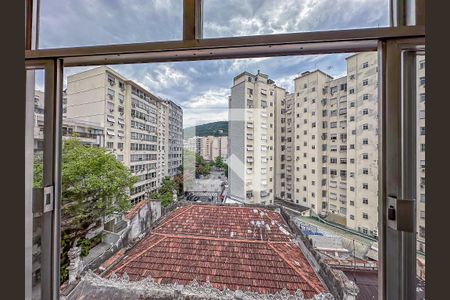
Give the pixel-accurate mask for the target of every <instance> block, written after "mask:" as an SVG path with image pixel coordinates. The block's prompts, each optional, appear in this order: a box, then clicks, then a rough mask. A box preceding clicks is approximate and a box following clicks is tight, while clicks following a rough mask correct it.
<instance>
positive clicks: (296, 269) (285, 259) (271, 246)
mask: <svg viewBox="0 0 450 300" xmlns="http://www.w3.org/2000/svg"><path fill="white" fill-rule="evenodd" d="M278 244H279V243H278ZM283 244H289V243H287V242H284V243H283ZM268 245H269V247H270V248H272V249H273V251H275V252H276V253H277V254H278V255H279V256H280V257H281V258H282V259H283V260H284V261H285V262H286V263H287V264H288V265H289V266H290V267H291V268H292V269H293V270H294V271H295V272H296V273H297V274H298V275H300V277H302V278H303V279H304V280H305V282H307V283H308V285H309V286H311V287H312V288H313V289H314V291H316V292H317V293H321V292H322V291H321V290H320V289H319V288H318V287H317V286H316V284H315V283H314V282H311V281H310V280H309V279H308V278H307V276H306V275H305V272H303V271H302V270H299V269H298V268H297V267H296V266H294V264H293V263H292V262H291V261H290V260H289V259H288V258H287V257H286V256H285V255H284V253H282V252H281V251H279V250H278V249H276V248H275V247H274V246H273V245H272V243H268Z"/></svg>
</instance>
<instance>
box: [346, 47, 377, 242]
mask: <svg viewBox="0 0 450 300" xmlns="http://www.w3.org/2000/svg"><path fill="white" fill-rule="evenodd" d="M347 88H348V129H347V136H348V151H347V156H348V158H347V159H348V162H349V164H348V174H349V176H348V184H347V198H348V199H349V200H350V201H349V203H348V205H347V224H346V225H347V227H349V228H352V229H355V230H358V231H361V232H363V233H366V234H370V235H375V236H377V235H378V153H379V147H378V138H379V136H378V133H379V129H378V122H379V119H378V59H377V53H375V52H367V53H366V52H363V53H359V54H355V55H353V56H350V57H348V58H347Z"/></svg>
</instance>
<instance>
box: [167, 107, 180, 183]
mask: <svg viewBox="0 0 450 300" xmlns="http://www.w3.org/2000/svg"><path fill="white" fill-rule="evenodd" d="M163 101H164V102H165V103H166V104H167V106H168V108H169V110H168V128H169V130H168V134H169V135H168V166H167V167H168V176H175V175H177V174H178V173H179V170H178V168H179V167H180V166H181V164H182V163H183V158H182V156H183V109H182V108H181V107H180V106H178V105H177V104H175V103H174V102H173V101H171V100H163Z"/></svg>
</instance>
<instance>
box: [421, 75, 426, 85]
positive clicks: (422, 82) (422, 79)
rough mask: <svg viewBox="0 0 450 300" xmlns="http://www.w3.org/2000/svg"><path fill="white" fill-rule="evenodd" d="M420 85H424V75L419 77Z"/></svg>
mask: <svg viewBox="0 0 450 300" xmlns="http://www.w3.org/2000/svg"><path fill="white" fill-rule="evenodd" d="M420 85H425V76H424V77H420Z"/></svg>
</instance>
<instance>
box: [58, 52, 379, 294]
mask: <svg viewBox="0 0 450 300" xmlns="http://www.w3.org/2000/svg"><path fill="white" fill-rule="evenodd" d="M64 73H65V76H66V78H65V82H66V84H65V87H64V88H65V91H64V100H63V140H64V149H63V174H62V175H63V214H62V216H63V218H62V220H63V224H65V225H64V226H63V228H62V230H63V235H62V242H63V244H62V252H63V255H62V259H61V272H62V274H63V276H62V282H67V281H69V280H71V278H72V277H73V276H71V274H74V272H75V274H76V271H77V270H76V269H74V268H73V266H74V265H75V266H76V265H81V266H82V268H90V267H92V268H93V269H95V270H96V271H98V273H99V274H100V275H101V277H104V278H105V280H106V279H107V278H108V276H109V275H108V274H109V273H108V272H110V271H117V274H118V275H120V276H123V274H124V272H122V271H121V270H122V267H121V266H123V268H125V269H126V271H125V272H126V273H127V274H128V276H129V278H130V280H131V281H138V280H140V279H142V278H141V275H137V274H146V275H149V276H152V277H153V278H154V279H155V280H160V279H161V278H162V276H163V275H161V273H160V270H162V269H163V270H165V272H168V273H165V274H170V276H171V277H170V278H172V279H170V280H169V279H167V281H164V282H163V283H172V282H174V281H175V280H181V278H179V277H178V276H179V275H178V274H185V275H182V276H185V279H183V280H187V282H186V283H189V282H190V281H191V280H192V279H194V278H196V279H197V280H198V281H200V282H202V283H203V282H206V280H207V279H206V277H198V276H197V275H198V272H193V271H192V270H197V269H196V268H199V265H197V264H198V262H199V261H202V262H203V261H207V260H205V258H204V257H203V258H199V257H198V255H199V253H201V255H210V253H214V254H212V255H214V256H215V257H219V258H220V259H227V255H229V252H227V251H222V250H220V249H226V248H225V247H224V248H220V247H221V246H220V245H219V247H218V248H214V249H216V250H217V251H218V252H214V251H210V250H208V249H210V248H209V247H210V246H211V245H213V244H214V243H219V244H221V243H225V242H227V243H228V242H230V239H236V241H238V244H236V245H235V246H233V247H236V251H243V250H242V248H241V246H240V245H241V244H239V243H242V242H245V241H246V240H248V239H252V240H253V239H254V240H258V241H259V242H262V243H261V244H262V245H263V247H266V246H268V245H266V244H264V241H267V238H269V237H270V239H272V238H274V237H272V236H271V234H272V233H271V232H274V231H273V230H275V231H276V230H281V232H284V230H285V229H286V230H287V231H286V232H287V233H286V232H284V233H281V234H280V235H279V236H278V237H277V238H280V239H282V240H283V239H284V237H285V235H289V230H292V231H295V230H301V232H302V233H303V236H304V238H305V240H304V241H305V243H307V244H308V247H310V249H311V251H317V252H320V253H321V254H322V255H324V257H325V256H326V257H327V260H326V263H327V265H328V267H329V268H333V269H336V270H342V271H343V272H345V274H346V276H347V279H348V280H349V281H348V282H346V284H350V286H351V284H352V283H350V281H353V282H354V283H356V284H357V285H360V290H361V291H366V290H370V291H369V298H377V284H378V283H377V282H378V281H377V276H378V216H377V205H378V196H377V194H378V190H377V188H378V170H377V167H378V162H377V158H378V151H379V147H378V145H377V142H378V136H377V134H378V128H377V124H378V111H377V107H378V105H377V101H378V97H377V94H376V93H377V53H374V52H367V53H356V54H334V55H317V56H291V57H273V58H257V59H238V60H218V61H201V62H174V63H157V64H134V65H117V66H99V67H87V68H85V67H83V68H66V69H65V72H64ZM363 82H364V83H365V84H363ZM349 89H352V90H353V93H349ZM168 99H170V100H168ZM350 103H354V105H353V106H351V105H350ZM323 111H326V112H329V113H326V114H324V113H323ZM351 119H352V120H353V121H352V122H350V120H351ZM324 123H326V124H329V125H327V126H322V124H324ZM352 132H354V134H351V133H352ZM73 149H76V151H73ZM80 153H81V154H83V155H80ZM84 154H86V155H84ZM87 154H89V155H87ZM94 154H95V155H94ZM91 155H92V156H93V157H96V156H97V155H98V156H101V160H102V161H107V165H108V166H109V167H108V168H104V167H103V165H104V164H105V163H102V164H96V163H92V162H90V163H86V161H85V160H86V159H87V158H89V159H91ZM111 172H112V173H111ZM112 174H114V176H112ZM117 174H119V175H120V178H122V179H123V181H122V182H118V181H117V178H118V175H117ZM130 177H132V178H133V180H132V182H130V181H128V180H129V178H130ZM80 183H83V185H79V184H80ZM124 183H127V184H124ZM111 186H115V187H117V188H115V189H113V190H110V187H111ZM74 187H77V189H74ZM98 187H100V190H108V191H109V192H108V193H106V194H105V195H106V196H107V197H105V198H103V194H99V193H98V191H99V188H98ZM109 199H113V200H114V201H112V202H108V201H109ZM180 200H185V201H184V202H182V201H180ZM119 202H123V204H124V205H123V206H121V207H115V209H114V210H109V209H108V210H106V209H105V210H104V211H102V210H101V209H99V208H104V207H105V206H106V207H109V206H113V205H116V204H117V203H119ZM200 202H202V203H200ZM220 203H226V204H235V205H236V204H237V205H240V206H242V204H257V205H259V207H258V208H257V209H256V212H255V211H254V210H253V207H252V208H251V209H250V210H248V211H247V213H246V214H247V217H246V216H245V215H242V213H241V212H239V209H241V208H239V209H238V210H236V211H232V212H224V211H220V212H217V213H215V212H213V211H212V210H214V211H215V209H216V208H213V207H221V208H217V209H219V210H221V209H225V208H224V206H216V205H214V204H220ZM274 203H276V204H281V205H282V206H283V207H285V209H286V211H284V212H286V214H284V213H283V214H278V213H277V212H276V211H273V210H272V208H273V206H270V204H274ZM202 204H203V207H208V208H207V209H205V210H202V209H200V208H199V207H200V206H198V208H196V207H197V206H195V205H202ZM205 204H206V205H205ZM237 205H236V206H237ZM185 206H191V208H189V209H188V211H189V212H186V214H185V215H184V213H181V212H183V211H184V210H185V209H186V207H185ZM73 208H76V209H75V210H74V209H73ZM226 209H228V207H226ZM260 209H263V210H260ZM205 211H206V212H209V213H205ZM266 212H268V213H269V214H273V216H272V215H271V218H272V217H274V218H275V219H276V220H278V219H277V218H281V219H279V220H280V221H276V222H275V221H274V222H272V220H275V219H269V218H267V219H265V218H266V217H265V215H264V214H265V213H266ZM287 212H289V213H287ZM248 213H250V220H249V219H246V218H248V216H249V215H248ZM169 214H173V217H174V220H178V221H177V222H180V223H178V224H175V223H173V226H174V227H171V226H172V225H171V226H169V227H170V228H171V229H170V228H169V227H166V225H167V224H168V223H164V222H163V223H157V224H156V225H155V226H158V228H160V230H163V231H165V230H169V231H170V232H171V233H170V234H169V232H168V231H165V232H161V235H157V234H155V231H154V230H153V229H152V230H151V231H150V230H149V228H151V227H150V226H151V225H152V224H154V222H157V221H158V220H159V217H161V216H162V215H169ZM183 215H184V216H183ZM177 216H179V217H180V218H178V217H177ZM254 217H255V218H256V217H257V218H260V217H261V218H262V219H261V220H264V222H265V223H261V222H260V221H261V220H259V219H257V220H259V221H258V222H256V221H255V219H254ZM287 218H292V219H293V221H294V222H293V223H292V224H295V226H293V227H291V228H289V227H286V228H285V227H283V226H284V225H283V224H284V223H283V222H287V220H288V219H287ZM165 220H167V219H165ZM242 220H244V221H242ZM251 221H254V222H253V224H252V223H251ZM242 222H243V223H242ZM277 222H281V223H277ZM244 223H245V225H242V224H244ZM68 224H71V227H70V226H68ZM164 224H166V225H164ZM266 225H267V226H268V227H267V226H266ZM159 226H162V227H159ZM241 226H243V227H245V230H242V229H239V228H242V227H241ZM246 226H247V227H246ZM280 226H281V227H280ZM268 228H269V229H268ZM280 228H282V229H280ZM191 229H192V230H194V229H195V231H192V232H190V234H189V235H187V234H183V235H182V236H180V232H183V231H184V230H188V231H189V230H191ZM210 229H211V231H209V230H210ZM156 230H158V229H156ZM185 233H186V232H185ZM166 235H170V237H169V236H166ZM193 235H202V240H203V241H206V242H205V244H201V245H200V244H199V247H205V248H201V249H199V250H195V251H193V252H192V248H190V246H186V245H190V243H191V242H192V239H195V237H194V236H193ZM174 236H179V237H181V238H177V239H175V240H173V241H161V244H158V245H160V246H161V247H162V248H159V246H157V245H154V246H157V247H155V248H153V247H149V245H150V244H147V243H153V241H154V240H153V239H155V238H159V237H165V238H168V239H172V238H174ZM309 239H311V241H312V242H311V241H310V240H309ZM195 243H197V242H195ZM196 245H197V244H196ZM214 245H215V244H214ZM185 246H186V248H184V247H185ZM291 246H292V247H293V248H292V249H294V250H293V251H294V252H295V253H297V254H298V255H299V260H296V261H297V262H300V261H303V260H302V259H303V258H301V257H302V255H303V254H302V252H301V251H302V250H301V249H300V248H299V247H297V246H295V245H291ZM127 247H129V249H128V248H127ZM142 247H145V249H147V250H145V251H150V252H146V253H147V254H145V255H143V256H139V257H142V258H143V257H145V258H143V260H140V259H141V258H139V261H136V263H131V264H128V263H127V259H128V258H127V257H135V256H134V255H133V254H132V253H135V251H139V252H141V251H143V249H144V248H142ZM269 247H270V246H269ZM181 248H183V249H181ZM219 248H220V249H219ZM139 249H141V250H139ZM161 249H164V250H161ZM271 249H272V248H270V249H269V248H267V249H266V250H268V251H269V252H268V253H270V255H274V256H275V257H276V256H277V255H278V254H277V253H278V252H277V251H272V250H271ZM266 250H264V251H266ZM161 251H162V252H161ZM186 251H187V252H186ZM189 251H191V252H189ZM252 251H253V250H252ZM167 253H178V254H182V253H189V255H190V256H189V257H190V258H189V259H185V258H183V257H179V256H178V254H177V255H174V256H172V254H170V257H169V256H166V254H167ZM243 253H244V252H239V257H240V258H239V259H241V258H243V259H244V258H245V255H244V254H243ZM252 253H253V252H252ZM183 255H184V254H183ZM318 255H320V254H319V253H318ZM235 256H236V255H235V254H233V257H235ZM151 257H154V258H155V257H160V259H158V261H154V263H148V262H145V260H147V259H149V260H150V259H152V258H151ZM267 259H272V258H269V257H268V258H267ZM304 261H305V263H306V265H305V268H306V269H308V268H309V267H308V265H307V260H306V259H305V260H304ZM79 262H82V264H78V263H79ZM355 262H356V263H355ZM252 263H253V262H252ZM174 264H177V265H178V264H179V266H180V268H181V269H180V270H181V271H179V272H176V271H173V269H171V268H172V267H171V266H172V265H174ZM125 265H126V266H125ZM224 265H226V264H216V265H211V268H209V269H212V270H213V272H216V274H219V275H218V277H215V276H212V277H209V279H208V280H210V282H211V284H212V285H213V286H214V287H219V288H221V289H222V288H225V287H227V288H229V289H236V286H234V285H232V284H231V283H226V284H225V285H221V284H219V282H221V281H219V280H222V279H223V278H224V277H226V276H222V275H220V274H222V273H221V272H222V271H223V270H222V266H224ZM293 265H295V263H293ZM71 266H72V267H71ZM99 266H100V267H99ZM235 266H236V268H241V267H242V262H240V261H239V262H236V264H235ZM286 266H288V267H289V264H286ZM185 267H186V268H185ZM227 267H228V266H227ZM281 267H282V268H284V267H285V266H284V265H283V266H281ZM139 268H142V270H138V269H139ZM209 269H208V270H209ZM257 269H258V268H255V271H254V272H253V271H252V272H251V274H248V273H244V274H245V275H244V276H245V277H244V278H242V276H241V275H239V276H241V277H239V278H240V280H242V281H243V282H247V283H246V284H247V285H246V286H245V287H246V288H247V287H248V288H250V289H252V288H254V287H253V286H252V285H251V284H248V282H250V281H249V280H252V278H259V277H258V276H265V275H261V273H260V272H259V271H257ZM202 270H203V269H202ZM267 271H268V272H270V271H273V270H272V269H270V268H269V269H268V270H267ZM291 271H292V270H291ZM137 272H139V273H137ZM205 272H209V271H207V270H206V268H205ZM289 272H290V271H289ZM262 273H264V272H262ZM264 274H266V273H264ZM293 274H294V275H293V276H296V275H295V274H296V273H293ZM311 274H312V273H311ZM329 274H332V272H330V273H329ZM367 274H369V275H367ZM366 275H367V276H369V278H370V280H369V281H365V280H362V279H363V278H366V277H365V276H366ZM85 276H88V275H85ZM164 276H165V275H164ZM186 276H187V277H186ZM311 276H313V278H314V276H317V275H313V274H312V275H311ZM228 277H229V276H228ZM236 277H238V275H236ZM300 277H301V276H299V277H295V278H296V280H299V281H301V280H303V279H301V278H300ZM164 278H167V277H164ZM216 278H218V279H216ZM108 280H109V279H108ZM164 280H166V279H164ZM233 280H234V279H233ZM274 280H275V281H277V282H278V283H277V284H275V286H286V282H284V281H283V280H282V279H279V278H275V279H274ZM75 281H76V280H75ZM322 282H334V281H329V280H328V279H327V280H323V281H322ZM336 282H337V281H336ZM339 282H341V281H339ZM354 283H353V284H354ZM305 284H306V283H305ZM113 286H114V285H113ZM116 287H117V288H118V286H116ZM295 287H296V286H295V285H294V287H290V290H289V291H290V292H291V293H293V292H295V289H296V288H295ZM347 287H348V286H347ZM333 288H334V287H333ZM342 288H344V286H343V287H342ZM300 289H302V288H301V287H300ZM303 289H304V288H303ZM91 290H92V289H90V286H89V281H84V283H83V284H82V285H80V286H79V287H78V288H77V291H79V292H80V293H84V295H87V294H86V293H89V291H91ZM328 290H333V289H331V288H328ZM99 291H101V292H102V293H108V290H99ZM258 291H259V292H261V290H258ZM277 291H280V289H273V290H270V291H268V292H270V293H275V292H277ZM304 292H305V290H304ZM316 292H317V291H316ZM306 293H309V292H306ZM114 295H116V296H115V297H116V298H117V295H119V294H114ZM311 296H312V295H310V296H308V297H309V298H311ZM112 298H114V297H112Z"/></svg>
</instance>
